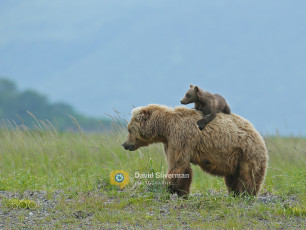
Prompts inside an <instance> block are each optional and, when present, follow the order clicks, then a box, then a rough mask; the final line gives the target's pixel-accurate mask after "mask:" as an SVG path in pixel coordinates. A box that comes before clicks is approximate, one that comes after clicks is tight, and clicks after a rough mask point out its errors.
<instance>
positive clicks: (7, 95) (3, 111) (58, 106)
mask: <svg viewBox="0 0 306 230" xmlns="http://www.w3.org/2000/svg"><path fill="white" fill-rule="evenodd" d="M0 119H1V121H2V122H5V123H7V122H9V121H10V122H12V124H14V123H16V124H17V125H25V126H27V127H30V128H33V127H34V126H35V123H36V121H35V119H37V120H39V121H45V122H47V121H49V122H51V123H52V124H53V125H54V126H55V127H56V128H57V129H59V130H61V131H62V130H76V129H78V127H77V126H78V125H77V124H76V122H75V121H77V123H78V124H79V125H80V127H81V129H82V130H84V131H103V130H107V129H109V128H110V127H111V120H110V119H107V118H104V119H94V118H90V117H86V116H84V115H82V114H80V113H78V112H76V111H75V110H74V109H73V108H72V107H71V106H69V105H67V104H64V103H50V102H49V101H48V99H47V97H45V96H43V95H41V94H40V93H38V92H36V91H33V90H26V91H22V92H21V91H19V90H18V89H17V87H16V85H15V83H14V82H12V81H11V80H8V79H0ZM16 124H15V125H16Z"/></svg>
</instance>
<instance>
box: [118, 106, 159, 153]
mask: <svg viewBox="0 0 306 230" xmlns="http://www.w3.org/2000/svg"><path fill="white" fill-rule="evenodd" d="M154 112H155V110H154V106H153V105H152V106H151V107H150V106H146V107H138V108H135V109H133V110H132V118H131V120H130V122H129V124H128V126H127V128H128V134H127V136H126V138H125V141H124V143H123V144H122V146H123V148H125V149H126V150H129V151H135V150H136V149H138V148H140V147H143V146H147V145H149V144H152V143H154V142H155V141H156V137H157V136H158V135H157V131H156V130H157V127H156V126H157V124H156V122H154V121H152V120H154V119H151V118H152V117H153V116H154Z"/></svg>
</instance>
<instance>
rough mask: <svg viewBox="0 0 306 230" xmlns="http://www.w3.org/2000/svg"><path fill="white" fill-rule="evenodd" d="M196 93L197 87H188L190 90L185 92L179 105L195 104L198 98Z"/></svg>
mask: <svg viewBox="0 0 306 230" xmlns="http://www.w3.org/2000/svg"><path fill="white" fill-rule="evenodd" d="M198 92H199V88H198V86H194V85H190V89H189V90H188V91H187V92H186V94H185V97H184V98H183V99H182V100H181V104H183V105H187V104H189V103H192V102H196V101H197V100H198V98H199V96H198Z"/></svg>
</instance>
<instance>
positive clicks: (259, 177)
mask: <svg viewBox="0 0 306 230" xmlns="http://www.w3.org/2000/svg"><path fill="white" fill-rule="evenodd" d="M199 119H201V113H200V112H199V111H197V110H193V109H188V108H185V107H176V108H174V109H173V108H169V107H166V106H161V105H148V106H144V107H138V108H135V109H133V111H132V118H131V120H130V122H129V124H128V132H129V133H128V135H127V137H126V140H125V142H124V143H123V144H122V146H123V147H124V148H125V149H126V150H130V151H134V150H136V149H138V148H139V147H142V146H147V145H149V144H152V143H157V142H161V143H163V145H164V150H165V155H166V159H167V163H168V174H189V178H175V177H172V178H168V179H167V180H168V181H167V182H168V183H169V184H170V186H169V189H170V191H172V192H176V193H177V194H178V195H179V196H183V195H186V194H188V193H189V191H190V184H191V180H192V170H191V167H190V163H193V164H196V165H199V166H200V167H201V168H202V169H203V170H204V171H205V172H208V173H210V174H212V175H217V176H223V177H224V179H225V184H226V186H227V187H228V190H229V192H233V193H234V194H235V195H238V194H251V195H257V194H258V192H259V190H260V188H261V185H262V183H263V180H264V178H265V174H266V169H267V161H268V154H267V149H266V146H265V143H264V140H263V138H262V137H261V136H260V134H259V133H258V132H257V131H256V130H255V128H254V127H253V125H252V124H251V123H250V122H248V121H247V120H245V119H243V118H242V117H240V116H238V115H235V114H224V113H218V114H217V116H216V118H215V119H213V120H212V121H211V122H210V123H209V124H207V126H206V127H205V129H204V130H202V131H200V130H199V129H198V127H197V121H198V120H199Z"/></svg>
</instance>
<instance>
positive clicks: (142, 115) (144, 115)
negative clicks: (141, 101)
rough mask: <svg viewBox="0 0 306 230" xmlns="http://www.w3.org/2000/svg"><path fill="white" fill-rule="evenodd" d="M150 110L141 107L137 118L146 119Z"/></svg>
mask: <svg viewBox="0 0 306 230" xmlns="http://www.w3.org/2000/svg"><path fill="white" fill-rule="evenodd" d="M151 114H152V111H151V110H147V109H142V110H141V111H140V112H139V114H138V118H139V121H140V122H141V121H144V122H146V121H148V120H149V119H150V117H151Z"/></svg>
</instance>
